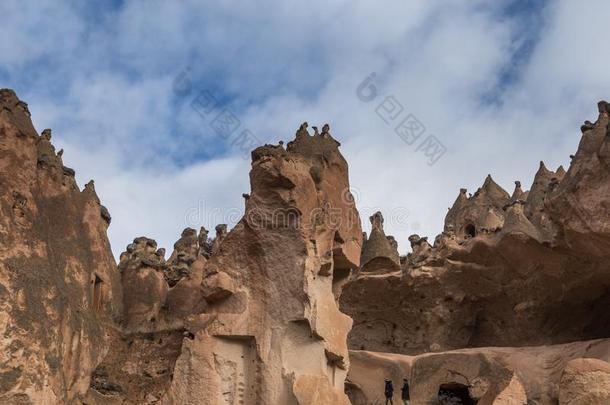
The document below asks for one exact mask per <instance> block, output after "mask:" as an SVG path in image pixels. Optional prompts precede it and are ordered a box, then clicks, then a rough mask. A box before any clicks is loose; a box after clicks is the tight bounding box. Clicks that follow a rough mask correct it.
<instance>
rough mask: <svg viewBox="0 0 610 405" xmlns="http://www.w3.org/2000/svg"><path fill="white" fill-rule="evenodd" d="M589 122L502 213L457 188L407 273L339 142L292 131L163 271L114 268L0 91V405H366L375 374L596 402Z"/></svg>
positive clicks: (595, 209) (162, 261) (488, 393)
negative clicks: (236, 199) (365, 225)
mask: <svg viewBox="0 0 610 405" xmlns="http://www.w3.org/2000/svg"><path fill="white" fill-rule="evenodd" d="M598 107H599V111H600V113H599V118H598V120H597V121H596V122H595V123H590V122H588V123H585V125H583V128H582V131H583V134H582V140H581V142H580V145H579V149H578V151H577V153H576V155H575V156H574V158H573V159H572V164H571V165H570V167H569V168H568V170H567V171H565V170H564V169H563V168H562V167H559V168H558V169H557V170H556V171H554V172H553V171H551V170H549V169H547V168H546V167H545V165H544V164H543V163H541V164H540V167H539V169H538V172H537V174H536V176H535V179H534V183H533V185H532V187H531V189H530V190H529V191H524V190H522V188H521V184H520V183H519V182H516V184H515V190H514V191H513V193H512V195H511V196H509V194H508V193H507V192H506V191H504V190H503V189H502V188H501V187H500V186H499V185H497V184H496V183H495V182H494V181H493V179H492V178H491V176H488V177H487V178H486V180H485V182H484V184H483V186H482V187H481V188H479V189H478V190H477V191H476V192H475V193H474V195H472V196H468V195H467V190H465V189H462V190H461V191H460V194H459V196H458V198H457V199H456V201H455V203H454V205H453V207H452V208H451V209H450V210H449V212H448V214H447V217H446V220H445V227H444V230H443V233H441V234H440V235H438V236H437V237H436V238H435V239H434V243H433V244H432V245H431V244H430V243H429V242H428V238H427V237H422V236H419V235H411V236H410V237H409V241H410V243H411V249H412V252H411V253H409V254H408V255H407V256H403V257H402V258H399V256H398V250H397V243H396V240H395V239H394V238H393V237H392V236H388V235H386V234H385V232H384V230H383V217H382V215H381V213H375V214H374V215H373V216H372V217H371V218H370V220H371V224H372V231H371V234H370V235H369V237H368V238H365V239H366V240H365V241H364V242H363V234H362V229H361V226H360V225H361V224H360V219H359V216H358V212H357V210H356V207H355V203H354V201H353V198H352V196H351V194H350V192H349V182H348V172H347V163H346V162H345V160H344V159H343V157H342V156H341V154H340V153H339V150H338V146H339V143H338V142H337V141H335V140H334V139H333V137H332V136H331V134H330V128H329V126H328V124H326V125H324V126H323V128H322V132H321V133H318V131H317V128H316V129H315V133H314V136H310V135H309V133H308V132H307V127H308V126H307V123H304V124H303V125H301V127H300V128H299V130H298V131H297V134H296V138H295V140H294V141H292V142H289V143H288V145H287V147H286V148H284V146H283V143H280V144H279V145H265V146H262V147H260V148H257V149H256V150H254V151H253V152H252V170H251V172H250V179H251V188H252V190H251V192H250V193H249V194H244V200H245V214H244V216H243V218H242V219H241V220H240V221H239V223H238V224H237V225H236V226H235V227H234V228H233V229H232V230H230V231H229V230H228V228H227V226H226V225H222V224H221V225H218V226H216V228H215V230H216V236H215V238H214V239H210V238H208V231H207V230H206V229H205V228H204V227H201V228H200V231H199V232H197V231H196V230H195V229H192V228H186V229H185V230H184V231H183V232H182V234H181V236H180V238H179V239H178V241H177V242H176V243H175V244H174V249H173V252H172V253H171V255H170V256H169V258H168V259H167V260H166V258H165V249H162V248H161V249H159V248H158V247H157V244H156V242H155V241H154V240H152V239H149V238H146V237H138V238H136V239H134V241H133V243H131V244H129V245H128V246H127V248H126V251H125V252H123V253H122V254H121V257H120V262H119V264H118V266H117V265H116V263H115V261H114V259H113V257H112V254H111V251H110V246H109V243H108V240H107V237H106V230H107V227H108V226H109V225H110V222H111V216H110V213H109V212H108V210H107V209H106V208H105V207H104V206H102V205H101V203H100V200H99V198H98V197H97V195H96V192H95V186H94V183H93V181H91V182H89V183H88V184H86V185H85V187H84V189H83V191H82V192H81V191H80V189H79V187H78V185H77V184H76V182H75V179H74V175H75V173H74V171H73V170H72V169H70V168H69V167H67V166H65V165H64V163H63V151H59V152H56V151H55V148H54V146H53V144H52V142H51V140H52V132H51V130H49V129H46V130H44V131H42V134H41V135H40V136H39V135H38V134H37V133H36V131H35V130H34V128H33V126H32V124H31V121H30V118H29V110H28V107H27V104H25V103H23V102H22V101H20V100H18V99H17V97H16V95H15V94H14V92H12V91H10V90H0V214H1V215H0V325H1V326H2V330H3V331H4V333H3V335H2V337H1V338H0V349H1V350H0V403H7V404H77V405H84V404H86V405H102V404H104V405H105V404H167V405H170V404H171V405H174V404H180V405H182V404H200V403H205V404H248V405H249V404H256V405H258V404H265V405H267V404H269V405H275V404H282V405H285V404H287V405H291V404H295V405H297V404H298V405H329V404H345V405H347V404H349V403H350V400H351V403H352V404H354V405H357V404H367V405H368V404H371V403H379V402H381V401H383V388H384V379H385V378H389V379H391V380H392V381H393V384H394V388H395V396H394V402H395V403H400V402H399V401H400V399H399V397H400V387H401V385H402V381H403V379H404V378H406V379H408V381H409V383H410V386H411V399H412V402H411V403H412V404H438V403H440V404H450V403H451V404H454V403H475V402H476V403H478V404H479V405H486V404H495V405H500V404H528V405H535V404H557V403H559V404H564V403H565V404H585V403H586V404H606V403H608V402H610V391H609V390H608V386H610V377H609V376H610V365H609V363H607V362H608V361H609V360H610V357H609V356H610V340H608V338H609V335H610V315H609V314H608V311H607V308H608V304H609V303H610V293H609V292H608V291H610V268H609V264H608V263H610V260H609V259H610V221H608V218H610V204H608V195H610V140H609V139H610V136H608V134H609V133H610V131H609V130H608V124H609V122H610V118H609V117H608V112H609V111H610V105H609V104H608V103H605V102H601V103H600V104H599V105H598ZM354 270H355V271H354ZM344 287H345V288H344ZM339 303H340V304H341V305H339ZM340 308H342V309H343V310H344V311H345V312H346V313H347V314H348V315H351V316H352V317H353V318H354V322H353V329H352V331H351V333H350V335H349V345H350V347H351V348H352V349H353V350H351V351H350V352H348V345H347V336H348V332H349V331H350V328H352V319H351V318H350V317H349V316H347V315H346V314H344V313H342V312H341V311H340ZM597 338H600V339H597ZM592 339H597V340H592ZM369 350H375V351H378V352H376V353H375V352H371V351H369ZM346 376H347V381H346ZM344 383H345V384H344Z"/></svg>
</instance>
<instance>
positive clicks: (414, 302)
mask: <svg viewBox="0 0 610 405" xmlns="http://www.w3.org/2000/svg"><path fill="white" fill-rule="evenodd" d="M608 122H609V119H608V113H607V112H606V111H605V110H604V111H603V112H601V113H600V116H599V119H598V120H597V121H596V123H595V126H594V128H593V129H591V130H589V131H586V132H585V133H584V134H583V136H582V140H581V143H580V145H579V149H578V152H577V153H576V156H575V158H574V159H573V160H572V164H571V165H570V168H569V169H568V171H567V172H565V171H564V170H563V168H559V169H558V170H557V171H556V172H553V171H550V170H548V169H547V168H546V167H545V166H544V164H542V163H541V165H540V167H539V169H538V172H537V174H536V176H535V180H534V184H533V186H532V189H531V190H530V191H529V193H525V192H523V191H522V190H521V189H520V184H517V187H516V190H515V192H514V193H513V196H512V197H509V196H508V193H506V192H505V191H504V190H502V189H501V188H500V187H499V186H498V185H497V184H496V183H495V182H494V181H493V180H492V179H491V177H490V176H488V177H487V179H486V180H485V183H484V184H483V186H482V187H481V188H480V189H479V190H477V192H475V194H474V195H473V196H472V197H468V196H467V195H466V194H467V193H466V190H464V189H462V190H461V191H460V194H459V196H458V198H457V200H456V201H455V204H454V206H453V207H452V208H451V209H450V210H449V212H448V214H447V217H446V219H445V231H444V232H443V234H441V235H439V236H438V237H437V238H436V239H435V244H434V246H433V247H432V248H428V246H425V245H424V246H425V249H423V250H422V249H421V244H419V239H418V238H419V237H418V236H417V235H414V236H413V240H412V249H413V252H412V253H411V254H410V255H409V256H408V257H407V260H406V261H405V263H404V264H403V265H402V274H401V273H398V272H390V270H391V269H392V266H388V267H387V269H385V270H386V271H385V272H384V269H380V271H378V274H375V275H367V274H365V273H360V275H359V277H357V278H354V279H353V280H351V281H350V282H349V283H348V284H347V285H346V286H345V289H344V292H343V294H342V297H341V309H342V310H343V311H344V312H345V313H347V314H349V315H350V316H351V317H352V318H353V319H354V327H353V329H352V332H351V333H350V336H349V342H350V347H351V348H353V349H364V350H375V351H381V352H395V353H403V354H420V353H425V352H432V351H434V352H436V351H445V350H451V349H460V348H468V347H484V346H506V347H521V346H534V345H550V344H559V343H565V342H571V341H578V340H589V339H595V338H602V337H608V336H609V334H610V316H609V315H608V311H607V310H606V308H607V305H608V302H610V295H609V293H608V291H610V268H609V264H608V263H609V261H608V259H609V258H610V257H609V256H610V246H609V244H610V232H609V229H610V228H609V226H610V225H609V224H610V221H608V218H610V212H609V207H610V205H609V204H608V196H609V195H610V164H608V163H610V161H608V159H610V152H609V153H606V150H607V149H608V150H610V146H608V145H610V137H608V136H607V135H606V134H607V133H608ZM384 273H385V274H384Z"/></svg>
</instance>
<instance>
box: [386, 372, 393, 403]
mask: <svg viewBox="0 0 610 405" xmlns="http://www.w3.org/2000/svg"><path fill="white" fill-rule="evenodd" d="M393 396H394V386H392V381H390V380H388V379H387V378H386V380H385V405H388V404H391V405H394V400H393V399H392V397H393Z"/></svg>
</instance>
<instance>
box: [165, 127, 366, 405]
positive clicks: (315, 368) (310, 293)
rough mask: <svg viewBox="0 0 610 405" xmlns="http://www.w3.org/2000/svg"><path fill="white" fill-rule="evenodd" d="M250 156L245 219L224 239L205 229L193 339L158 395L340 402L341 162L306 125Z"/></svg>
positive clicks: (351, 264)
mask: <svg viewBox="0 0 610 405" xmlns="http://www.w3.org/2000/svg"><path fill="white" fill-rule="evenodd" d="M252 158H253V162H252V171H251V172H250V180H251V185H252V190H251V193H250V195H249V198H248V199H247V200H246V212H245V215H244V217H243V219H242V220H241V221H240V222H239V223H238V224H237V226H235V228H234V229H233V230H231V232H229V233H228V234H226V236H225V235H223V233H224V232H223V230H222V229H220V230H219V229H218V228H217V232H218V236H217V239H216V240H217V242H222V245H219V243H216V244H215V247H214V248H213V250H212V251H213V254H212V256H211V258H210V260H209V261H208V262H207V263H206V265H205V270H204V277H203V282H202V285H203V286H204V287H203V288H204V291H205V292H206V300H208V301H209V306H208V307H207V309H206V310H205V312H204V313H201V314H199V315H197V316H193V317H191V318H190V319H189V320H188V322H187V328H188V330H189V331H191V332H192V333H193V337H194V338H193V340H189V341H186V342H185V344H184V346H183V349H182V354H181V355H180V357H179V358H178V361H177V363H176V368H175V370H174V379H173V382H172V385H171V388H170V390H169V392H168V394H167V396H166V397H165V402H167V403H181V404H182V403H184V404H187V403H202V402H203V403H214V402H213V401H215V400H217V399H218V398H222V400H223V401H225V402H226V403H246V404H254V403H262V404H280V403H281V404H330V403H333V404H342V403H343V404H347V403H348V400H347V397H346V396H345V394H344V393H343V381H344V379H345V375H346V374H347V369H348V367H349V358H348V353H347V345H346V337H347V333H348V331H349V329H350V327H351V319H350V318H349V317H347V316H345V315H343V314H341V313H340V312H339V310H338V305H337V302H336V297H338V296H339V293H340V286H341V285H342V283H343V282H344V280H345V279H346V278H347V277H348V276H349V274H350V271H351V269H353V268H356V267H358V265H359V259H360V250H361V235H362V231H361V228H360V222H359V219H358V215H357V211H356V208H355V205H354V203H353V199H351V198H349V199H346V198H345V196H346V194H347V193H349V191H348V190H349V184H348V181H347V164H346V162H345V160H344V159H343V157H342V156H341V154H340V153H339V151H338V149H337V143H336V141H334V140H333V139H332V137H330V135H329V134H327V135H326V136H322V135H318V136H313V137H312V136H310V135H309V134H308V133H307V130H306V125H303V126H302V127H301V128H300V129H299V131H298V132H297V135H296V139H295V140H294V141H293V142H290V143H289V144H288V147H287V148H286V149H284V148H283V147H282V146H281V145H279V146H272V145H266V146H264V147H261V148H258V149H256V150H255V151H253V152H252ZM204 370H205V371H204ZM187 381H197V383H195V384H189V385H186V382H187Z"/></svg>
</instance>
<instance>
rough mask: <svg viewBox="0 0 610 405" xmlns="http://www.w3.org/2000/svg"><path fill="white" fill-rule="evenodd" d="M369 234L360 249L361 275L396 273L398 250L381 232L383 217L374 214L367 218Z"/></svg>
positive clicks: (398, 263)
mask: <svg viewBox="0 0 610 405" xmlns="http://www.w3.org/2000/svg"><path fill="white" fill-rule="evenodd" d="M369 220H370V221H371V234H370V235H369V236H368V238H367V239H366V241H365V242H364V244H363V247H362V256H361V266H360V267H361V269H360V271H361V272H363V273H380V272H391V271H398V270H399V269H400V259H399V257H398V249H397V246H396V245H395V240H394V243H393V242H392V240H393V238H392V239H389V237H388V236H386V234H385V232H384V230H383V215H382V214H381V212H376V213H374V214H373V215H371V217H370V218H369Z"/></svg>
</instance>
